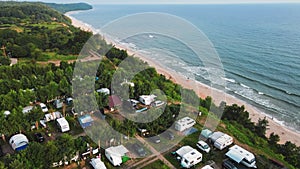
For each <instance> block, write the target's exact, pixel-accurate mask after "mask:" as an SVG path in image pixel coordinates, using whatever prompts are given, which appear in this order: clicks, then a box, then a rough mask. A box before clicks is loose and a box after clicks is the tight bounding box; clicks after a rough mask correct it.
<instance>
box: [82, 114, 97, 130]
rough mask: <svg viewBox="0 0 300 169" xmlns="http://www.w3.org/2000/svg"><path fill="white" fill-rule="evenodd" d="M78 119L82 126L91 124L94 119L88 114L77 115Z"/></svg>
mask: <svg viewBox="0 0 300 169" xmlns="http://www.w3.org/2000/svg"><path fill="white" fill-rule="evenodd" d="M78 120H79V123H80V125H81V127H82V128H86V127H89V126H92V123H93V121H94V120H93V118H92V117H91V116H90V115H89V114H86V115H84V116H81V117H79V118H78Z"/></svg>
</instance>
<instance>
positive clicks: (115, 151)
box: [105, 145, 129, 156]
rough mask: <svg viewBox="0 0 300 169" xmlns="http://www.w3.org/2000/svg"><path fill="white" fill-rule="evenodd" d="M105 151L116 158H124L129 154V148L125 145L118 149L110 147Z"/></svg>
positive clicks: (117, 147)
mask: <svg viewBox="0 0 300 169" xmlns="http://www.w3.org/2000/svg"><path fill="white" fill-rule="evenodd" d="M105 151H107V152H109V153H111V154H114V155H116V156H124V155H125V154H126V153H128V152H129V151H128V150H127V148H126V147H124V146H123V145H119V146H116V147H109V148H107V149H106V150H105Z"/></svg>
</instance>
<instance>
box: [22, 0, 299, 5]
mask: <svg viewBox="0 0 300 169" xmlns="http://www.w3.org/2000/svg"><path fill="white" fill-rule="evenodd" d="M18 1H24V0H18ZM27 1H43V2H55V3H74V2H86V3H89V4H240V3H300V0H27Z"/></svg>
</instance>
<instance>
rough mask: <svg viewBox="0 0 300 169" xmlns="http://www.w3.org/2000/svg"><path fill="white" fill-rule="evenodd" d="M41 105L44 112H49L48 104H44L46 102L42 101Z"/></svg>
mask: <svg viewBox="0 0 300 169" xmlns="http://www.w3.org/2000/svg"><path fill="white" fill-rule="evenodd" d="M40 106H41V109H42V111H43V112H44V113H47V112H48V108H47V106H46V105H45V104H44V103H40Z"/></svg>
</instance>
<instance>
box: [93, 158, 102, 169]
mask: <svg viewBox="0 0 300 169" xmlns="http://www.w3.org/2000/svg"><path fill="white" fill-rule="evenodd" d="M90 164H91V165H92V166H93V167H94V169H106V166H105V164H104V163H103V162H102V161H101V160H100V158H92V159H91V161H90Z"/></svg>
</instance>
